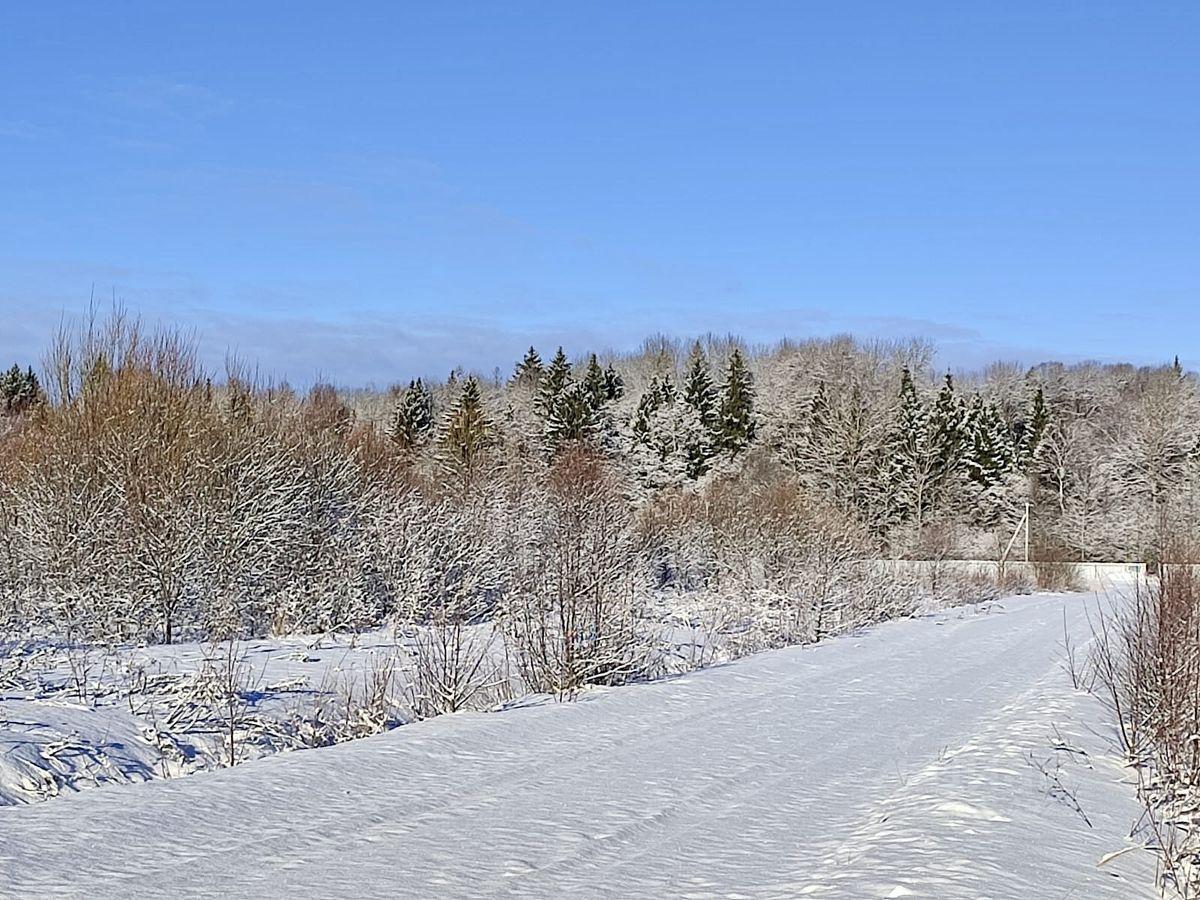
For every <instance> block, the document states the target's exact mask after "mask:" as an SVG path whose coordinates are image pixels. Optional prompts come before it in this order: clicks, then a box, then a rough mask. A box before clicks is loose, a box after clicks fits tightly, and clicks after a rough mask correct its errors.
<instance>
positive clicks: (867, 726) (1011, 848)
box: [0, 595, 1155, 898]
mask: <svg viewBox="0 0 1200 900" xmlns="http://www.w3.org/2000/svg"><path fill="white" fill-rule="evenodd" d="M1088 600H1089V597H1088V595H1035V596H1032V597H1022V598H1013V599H1008V600H1004V601H1002V602H998V603H993V604H988V605H985V606H980V607H963V608H959V609H956V610H952V611H950V612H946V613H939V614H936V615H933V616H928V617H924V618H921V619H915V620H906V621H899V622H892V623H888V624H885V625H881V626H879V627H877V628H874V629H872V630H870V631H869V632H867V633H864V634H860V635H852V636H847V637H842V638H838V639H835V640H831V641H828V642H826V643H823V644H820V645H815V646H809V647H798V648H792V649H785V650H778V651H772V652H767V653H762V654H759V655H756V656H753V657H750V658H747V659H744V660H741V661H739V662H736V663H731V664H728V665H724V666H719V667H715V668H711V669H707V670H703V671H700V672H696V673H693V674H690V675H686V676H682V677H679V678H675V679H671V680H666V681H660V682H656V683H649V684H640V685H633V686H629V687H624V688H618V689H614V690H610V691H597V692H593V693H589V694H586V695H584V696H583V697H582V698H581V699H580V700H578V701H577V702H574V703H554V702H550V701H542V702H530V703H527V704H525V705H523V706H520V707H518V708H514V709H509V710H507V711H505V712H502V713H499V714H479V713H467V714H456V715H451V716H443V717H440V718H436V719H431V720H428V721H425V722H421V723H418V724H414V725H410V726H406V727H404V728H399V729H396V730H394V731H389V732H387V733H385V734H381V735H379V736H377V737H373V738H368V739H365V740H360V741H353V742H350V743H345V744H340V745H338V746H335V747H331V748H327V749H321V750H315V751H311V752H304V753H291V754H281V755H275V756H271V757H268V758H264V759H260V760H257V761H253V762H249V763H246V764H244V765H240V766H237V767H236V768H232V769H223V770H220V771H215V772H211V773H206V774H201V775H197V776H195V777H191V778H184V779H173V780H166V781H163V780H158V781H152V782H147V783H142V784H133V785H126V786H121V787H111V788H106V789H103V790H93V791H87V792H84V793H79V794H74V795H71V796H66V797H63V798H60V799H58V800H55V801H53V802H50V803H40V804H34V805H28V806H17V807H10V808H6V809H0V893H3V894H4V895H5V896H19V897H29V896H37V897H44V896H74V897H129V896H138V897H149V896H173V897H211V896H260V897H275V896H292V895H297V896H313V897H341V896H345V897H359V898H362V897H397V896H403V897H440V896H447V897H495V896H512V897H562V896H580V897H666V896H681V897H697V898H699V897H725V898H731V897H779V898H784V897H787V898H792V897H810V896H811V897H819V898H872V897H946V898H953V897H962V898H967V897H970V898H980V897H995V898H1002V897H1012V898H1032V897H1039V898H1040V897H1047V898H1050V897H1053V898H1060V897H1061V898H1068V897H1070V898H1105V897H1112V898H1135V897H1153V896H1155V892H1154V889H1153V879H1154V858H1153V857H1152V855H1151V854H1150V853H1149V852H1148V851H1145V850H1142V849H1133V850H1132V851H1131V852H1126V853H1121V854H1120V855H1117V856H1115V857H1112V856H1111V855H1112V854H1114V853H1119V851H1122V850H1125V849H1126V848H1130V847H1136V843H1137V842H1136V839H1134V838H1130V837H1129V830H1130V826H1131V825H1132V823H1133V822H1134V821H1135V820H1136V819H1137V818H1138V815H1139V808H1138V805H1137V802H1136V800H1135V797H1134V793H1133V787H1132V779H1131V778H1130V777H1129V775H1128V773H1127V771H1126V770H1125V769H1124V768H1123V766H1122V764H1121V760H1120V757H1119V754H1118V752H1117V750H1116V748H1115V746H1114V745H1113V743H1112V737H1111V735H1112V727H1111V725H1110V723H1109V722H1108V721H1107V716H1106V714H1105V712H1104V710H1103V709H1102V708H1101V707H1100V705H1099V704H1098V703H1097V701H1096V700H1095V699H1093V698H1092V697H1090V696H1088V695H1086V694H1083V693H1081V692H1078V691H1075V690H1074V689H1073V688H1072V685H1071V680H1070V678H1069V677H1068V675H1067V673H1066V672H1065V671H1064V667H1063V661H1064V653H1063V649H1062V644H1063V642H1064V610H1065V611H1066V623H1067V624H1066V630H1067V632H1068V633H1069V634H1070V635H1071V639H1072V640H1073V641H1074V642H1075V643H1077V644H1079V645H1082V644H1085V643H1086V642H1087V640H1088V638H1089V637H1090V629H1089V626H1088V624H1087V621H1086V619H1085V616H1084V606H1085V603H1086V602H1087V601H1088ZM1102 860H1107V861H1105V862H1104V863H1103V864H1101V862H1102Z"/></svg>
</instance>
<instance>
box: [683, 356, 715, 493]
mask: <svg viewBox="0 0 1200 900" xmlns="http://www.w3.org/2000/svg"><path fill="white" fill-rule="evenodd" d="M683 400H684V403H686V404H687V405H688V406H689V407H690V408H691V410H692V411H693V412H694V413H695V420H696V423H695V424H692V423H691V422H683V423H681V424H682V425H683V430H684V431H685V432H690V434H686V436H685V444H684V455H685V456H686V457H687V473H688V476H689V477H690V478H699V477H700V476H701V475H703V474H704V473H705V472H707V471H708V469H709V466H710V464H711V463H710V461H711V460H712V457H713V456H714V455H715V454H716V439H717V436H718V435H717V425H718V420H717V413H718V400H719V398H718V395H717V389H716V386H715V385H713V382H712V378H711V377H710V376H709V374H708V364H707V362H706V361H705V358H704V351H703V349H702V348H701V347H700V345H699V343H697V344H696V347H695V348H694V349H693V351H692V360H691V363H690V364H689V366H688V371H687V375H686V376H685V378H684V383H683ZM696 425H698V426H699V427H698V428H697V427H696Z"/></svg>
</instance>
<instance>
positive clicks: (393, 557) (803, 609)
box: [0, 314, 1200, 682]
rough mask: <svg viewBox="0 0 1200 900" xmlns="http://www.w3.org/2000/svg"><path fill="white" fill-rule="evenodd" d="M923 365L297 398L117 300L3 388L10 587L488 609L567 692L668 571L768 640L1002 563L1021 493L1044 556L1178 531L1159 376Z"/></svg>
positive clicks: (1180, 429)
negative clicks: (120, 309) (137, 318)
mask: <svg viewBox="0 0 1200 900" xmlns="http://www.w3.org/2000/svg"><path fill="white" fill-rule="evenodd" d="M930 359H931V353H930V349H929V348H928V347H927V346H926V345H923V344H921V343H889V344H884V343H879V344H861V343H857V342H855V341H853V340H851V339H849V338H839V339H834V340H821V341H811V342H805V343H800V344H794V343H784V344H781V345H779V346H776V347H772V348H752V347H747V346H745V345H744V344H742V343H741V342H740V341H738V340H736V339H732V338H714V337H707V338H704V339H702V340H700V341H691V342H679V341H674V340H671V339H667V338H654V339H652V340H650V341H647V342H646V345H645V346H644V347H643V348H642V349H641V350H640V351H639V352H637V353H632V354H625V355H609V356H599V355H592V354H589V355H587V356H585V357H583V358H582V359H576V360H574V361H572V360H570V359H569V358H568V357H567V355H566V354H565V353H564V352H563V351H562V350H561V349H560V350H558V351H557V352H555V353H554V354H553V355H552V356H551V358H550V359H549V361H548V362H545V361H543V359H542V357H541V355H540V354H539V353H538V352H537V351H536V350H534V349H532V348H531V349H530V351H529V352H528V353H527V354H526V355H525V357H524V358H523V359H522V360H521V361H519V362H518V363H517V364H516V366H515V368H514V371H513V372H512V374H511V376H510V377H493V378H489V379H485V378H480V377H477V376H474V375H470V374H467V373H465V372H462V371H456V372H454V373H451V375H450V377H448V378H447V379H445V380H444V381H437V382H431V381H426V380H424V379H419V380H414V381H413V382H411V383H409V384H408V385H407V386H406V387H403V388H395V389H392V390H388V391H383V392H378V391H345V390H337V389H335V388H334V387H332V386H329V385H317V386H315V387H313V388H312V389H311V390H309V391H307V392H306V393H305V394H304V395H300V394H297V393H296V392H295V391H293V390H292V389H290V388H289V387H288V386H286V385H270V384H256V383H253V382H252V381H251V380H250V379H248V378H246V377H245V376H244V375H243V374H241V373H240V372H238V371H236V370H234V371H230V372H227V373H225V374H224V376H223V377H221V378H216V377H214V375H213V373H209V372H206V371H204V370H203V368H202V367H201V366H200V364H199V363H198V361H197V356H196V348H195V347H194V345H192V344H191V343H190V342H189V341H188V340H185V339H184V338H182V337H181V336H179V335H178V334H176V333H173V332H163V333H157V334H147V333H145V332H144V331H143V330H142V329H140V328H139V327H138V326H137V324H136V323H133V322H130V321H128V320H126V319H125V318H124V317H122V316H121V315H119V314H116V315H114V316H113V317H111V318H110V319H108V320H106V321H102V322H101V321H93V322H91V323H89V324H87V325H86V326H85V327H84V328H83V329H82V330H81V331H80V332H79V333H74V334H72V333H66V332H63V333H61V334H59V335H58V336H57V337H56V338H55V340H54V341H53V343H52V346H51V349H50V351H49V353H48V356H47V360H46V364H45V365H44V367H43V372H42V378H40V379H39V378H38V377H37V376H36V375H35V374H34V373H33V371H32V370H31V369H28V368H25V369H22V368H20V367H17V368H15V369H13V370H10V372H9V373H8V374H7V375H5V376H4V377H3V380H2V381H0V398H2V402H3V410H4V418H3V421H2V424H0V435H2V436H0V591H2V593H0V603H2V604H3V610H4V612H5V615H6V616H7V617H10V618H15V619H18V620H20V621H25V622H29V621H32V622H39V621H40V622H42V623H44V624H46V625H47V626H50V627H54V628H57V629H60V630H65V631H67V632H71V633H77V634H79V635H85V636H88V637H96V636H101V637H105V638H112V639H117V638H121V639H130V638H132V639H148V640H167V641H170V640H173V639H176V638H177V637H178V636H180V635H181V634H189V635H190V634H197V633H205V634H226V635H228V634H234V633H237V634H261V633H265V632H268V631H276V632H283V631H297V630H302V631H319V630H327V629H341V628H358V627H364V626H367V625H372V624H376V623H378V622H381V621H385V620H388V619H393V620H394V619H401V620H404V621H411V622H435V623H436V622H440V623H443V624H445V623H453V624H461V623H478V622H491V623H493V624H495V625H496V626H497V627H498V628H501V629H503V630H504V631H505V633H506V634H509V635H510V636H512V638H513V640H519V641H523V642H524V646H526V647H541V648H542V652H543V653H544V654H548V653H551V652H553V653H554V654H556V661H555V663H554V665H550V663H549V662H547V661H545V660H543V664H542V665H541V666H540V668H539V666H538V665H537V664H536V661H533V662H528V667H530V668H531V670H532V669H539V670H543V671H547V672H548V671H554V672H555V673H557V674H556V675H555V678H556V679H559V680H562V679H565V680H566V681H567V682H570V681H572V680H575V679H583V680H596V679H601V680H602V679H603V678H604V677H609V676H612V677H616V674H617V673H619V672H620V671H623V670H624V669H627V668H628V667H629V666H630V665H632V663H631V662H630V654H635V648H636V645H637V635H638V634H639V633H640V632H639V624H638V623H639V622H640V621H642V619H643V614H644V611H645V608H646V606H647V604H649V603H651V602H652V600H653V598H654V597H656V596H660V595H661V594H662V593H663V592H674V593H676V594H679V595H682V594H688V595H689V596H709V597H711V596H726V597H733V596H736V597H738V598H739V603H741V602H743V601H744V602H745V603H749V604H751V605H755V604H756V606H754V610H752V611H750V612H748V611H747V610H746V609H744V608H742V607H737V608H735V607H734V606H732V605H730V606H728V608H726V609H725V610H724V612H723V613H722V614H723V615H724V616H725V618H726V619H729V620H733V619H738V618H739V617H741V619H744V620H746V621H750V620H753V623H754V627H755V628H759V629H760V631H761V633H760V634H759V639H760V640H761V643H763V644H764V645H770V644H772V643H783V642H791V641H796V640H808V639H812V638H814V637H820V636H822V635H824V634H827V633H830V632H832V631H835V630H838V629H840V628H844V627H849V626H851V625H853V624H856V623H858V622H861V621H870V620H872V619H874V618H879V617H881V616H883V615H887V614H891V613H893V612H895V611H896V610H897V608H898V607H897V605H898V604H899V605H900V606H903V604H904V603H907V602H910V601H909V600H906V599H904V598H901V597H899V596H898V594H897V592H896V590H894V589H892V588H890V587H889V586H888V585H886V584H884V583H883V582H881V581H879V580H878V579H877V578H875V577H874V576H873V575H872V574H871V570H870V567H869V566H868V565H867V564H866V561H867V560H869V559H870V558H872V557H878V556H880V555H886V556H902V555H912V556H919V557H931V556H932V557H945V556H952V555H971V556H978V557H982V558H995V557H996V555H997V554H998V552H999V549H998V548H1000V546H1001V545H1002V544H1003V543H1005V542H1007V540H1008V538H1009V536H1010V535H1011V533H1012V530H1013V527H1014V526H1015V524H1016V521H1017V519H1018V518H1019V517H1020V515H1021V514H1022V512H1023V510H1024V507H1025V504H1026V503H1029V504H1030V505H1031V506H1032V508H1033V511H1034V514H1033V522H1034V533H1035V549H1036V551H1037V552H1038V553H1039V554H1042V555H1045V556H1054V557H1059V558H1068V559H1088V558H1105V559H1111V558H1137V559H1150V560H1156V559H1158V558H1160V557H1161V556H1163V554H1164V553H1166V552H1169V551H1167V550H1166V548H1168V547H1169V546H1170V544H1171V538H1172V536H1173V535H1180V534H1194V533H1195V530H1196V525H1197V522H1198V521H1200V516H1198V512H1200V507H1198V505H1197V503H1196V499H1197V492H1196V486H1197V484H1198V483H1200V475H1198V465H1197V460H1198V453H1197V433H1198V432H1197V429H1196V425H1197V423H1198V422H1200V415H1198V409H1197V407H1198V404H1197V391H1196V383H1195V379H1194V378H1193V377H1192V376H1191V375H1189V374H1186V373H1184V372H1183V371H1182V370H1181V369H1180V368H1179V366H1178V365H1174V366H1164V367H1162V368H1157V369H1147V368H1143V369H1137V368H1134V367H1131V366H1101V365H1090V364H1089V365H1080V366H1072V367H1065V366H1061V365H1056V364H1048V365H1044V366H1039V367H1035V368H1033V369H1027V370H1026V369H1018V368H1016V367H1011V366H995V367H992V368H991V369H989V370H987V371H986V372H984V373H981V374H978V375H965V376H960V377H959V378H957V379H952V378H951V377H949V376H944V377H939V376H938V374H937V373H935V372H934V371H933V370H932V368H931V364H930ZM764 622H766V623H769V624H767V625H764V624H763V623H764ZM743 630H744V629H743ZM614 648H621V649H614ZM563 672H568V673H570V674H567V675H564V674H563ZM605 672H607V673H608V674H607V675H605V674H603V673H605ZM598 673H599V674H598ZM547 677H548V676H547Z"/></svg>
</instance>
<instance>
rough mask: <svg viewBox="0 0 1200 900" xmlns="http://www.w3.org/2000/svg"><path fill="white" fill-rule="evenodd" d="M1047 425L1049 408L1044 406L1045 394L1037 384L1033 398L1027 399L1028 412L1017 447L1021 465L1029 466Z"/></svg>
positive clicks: (1048, 423) (1048, 424)
mask: <svg viewBox="0 0 1200 900" xmlns="http://www.w3.org/2000/svg"><path fill="white" fill-rule="evenodd" d="M1049 426H1050V410H1049V409H1048V408H1047V407H1046V395H1045V394H1044V393H1043V391H1042V389H1041V387H1040V386H1039V387H1038V389H1037V390H1036V391H1035V392H1034V394H1033V399H1032V400H1030V401H1029V414H1028V416H1027V417H1026V420H1025V423H1024V425H1023V427H1022V429H1021V437H1020V444H1019V447H1018V458H1019V461H1020V463H1021V465H1023V466H1025V467H1029V466H1030V465H1032V464H1033V460H1034V456H1035V455H1036V454H1037V449H1038V446H1039V445H1040V444H1041V443H1042V438H1043V437H1044V436H1045V434H1046V429H1047V428H1048V427H1049Z"/></svg>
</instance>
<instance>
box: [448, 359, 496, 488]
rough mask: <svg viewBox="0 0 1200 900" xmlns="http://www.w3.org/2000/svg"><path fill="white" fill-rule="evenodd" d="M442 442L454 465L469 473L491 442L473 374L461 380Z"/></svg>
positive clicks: (481, 400) (466, 474)
mask: <svg viewBox="0 0 1200 900" xmlns="http://www.w3.org/2000/svg"><path fill="white" fill-rule="evenodd" d="M441 444H442V447H443V448H444V449H445V451H446V452H447V454H448V455H449V457H450V459H451V461H452V462H453V463H454V465H455V466H456V467H457V468H458V469H459V470H460V471H461V472H463V473H464V475H465V476H467V477H469V476H470V475H471V474H472V473H474V471H475V470H476V468H477V467H478V465H479V461H480V458H481V457H482V455H483V452H484V451H485V450H486V449H487V448H488V447H490V446H491V444H492V424H491V421H490V420H489V418H488V415H487V412H486V411H485V410H484V408H483V395H482V393H481V392H480V389H479V382H478V381H477V380H476V378H475V377H474V376H471V377H469V378H468V379H467V380H466V381H465V382H463V386H462V391H461V392H460V393H459V395H458V398H457V399H456V400H455V401H454V405H453V406H451V407H450V410H449V412H448V413H447V415H446V420H445V422H444V424H443V426H442V434H441Z"/></svg>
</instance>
